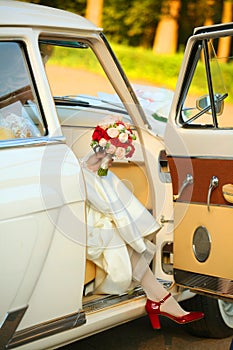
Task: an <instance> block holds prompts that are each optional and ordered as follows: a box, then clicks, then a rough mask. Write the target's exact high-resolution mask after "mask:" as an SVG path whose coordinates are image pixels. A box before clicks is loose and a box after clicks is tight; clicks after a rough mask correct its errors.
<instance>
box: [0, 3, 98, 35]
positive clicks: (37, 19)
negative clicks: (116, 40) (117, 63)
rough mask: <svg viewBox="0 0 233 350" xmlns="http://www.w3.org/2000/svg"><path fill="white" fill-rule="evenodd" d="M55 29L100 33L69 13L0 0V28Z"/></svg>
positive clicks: (79, 17)
mask: <svg viewBox="0 0 233 350" xmlns="http://www.w3.org/2000/svg"><path fill="white" fill-rule="evenodd" d="M1 26H14V27H15V26H21V27H22V26H23V27H25V26H26V27H50V28H51V27H56V28H69V29H78V30H85V31H92V32H93V31H98V32H99V31H102V29H100V28H97V27H96V26H95V25H94V24H93V23H91V22H90V21H88V20H87V19H85V18H84V17H81V16H79V15H76V14H74V13H71V12H67V11H63V10H59V9H55V8H52V7H47V6H42V5H36V4H30V3H26V2H20V1H12V0H8V1H4V0H3V1H2V0H0V27H1Z"/></svg>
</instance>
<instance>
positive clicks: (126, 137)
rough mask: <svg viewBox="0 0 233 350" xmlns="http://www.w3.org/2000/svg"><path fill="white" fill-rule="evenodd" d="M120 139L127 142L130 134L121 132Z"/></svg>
mask: <svg viewBox="0 0 233 350" xmlns="http://www.w3.org/2000/svg"><path fill="white" fill-rule="evenodd" d="M119 140H120V141H121V142H122V143H125V142H127V141H128V134H127V133H123V132H121V133H120V135H119Z"/></svg>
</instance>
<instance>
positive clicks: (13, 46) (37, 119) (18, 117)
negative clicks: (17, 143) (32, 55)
mask: <svg viewBox="0 0 233 350" xmlns="http://www.w3.org/2000/svg"><path fill="white" fill-rule="evenodd" d="M44 134H45V128H44V125H43V120H42V117H41V114H40V110H39V107H38V103H37V98H36V94H35V90H34V87H33V83H32V79H31V75H30V70H29V67H28V64H27V60H26V56H25V50H24V46H23V44H21V43H18V42H0V141H2V140H7V139H17V138H20V139H21V138H35V137H40V136H42V135H44Z"/></svg>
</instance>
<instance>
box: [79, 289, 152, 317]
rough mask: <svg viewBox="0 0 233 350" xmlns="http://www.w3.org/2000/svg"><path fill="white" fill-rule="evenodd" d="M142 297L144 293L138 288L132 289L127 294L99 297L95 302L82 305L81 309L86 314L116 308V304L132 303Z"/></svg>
mask: <svg viewBox="0 0 233 350" xmlns="http://www.w3.org/2000/svg"><path fill="white" fill-rule="evenodd" d="M142 297H145V292H144V291H143V289H142V288H141V287H140V286H139V287H136V288H134V290H132V291H131V293H129V294H127V293H125V294H122V295H106V296H101V297H100V298H97V299H95V300H92V301H88V302H86V303H84V305H83V309H84V311H85V312H86V313H87V314H88V313H92V312H97V311H99V310H102V309H105V308H107V307H111V306H113V305H114V306H116V305H117V304H120V303H122V302H127V301H132V300H134V299H138V298H142Z"/></svg>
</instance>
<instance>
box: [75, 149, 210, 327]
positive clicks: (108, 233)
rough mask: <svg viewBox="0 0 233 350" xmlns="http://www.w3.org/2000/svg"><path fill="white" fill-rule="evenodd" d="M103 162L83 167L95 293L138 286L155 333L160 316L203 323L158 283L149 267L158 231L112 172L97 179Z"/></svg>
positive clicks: (98, 158) (96, 158)
mask: <svg viewBox="0 0 233 350" xmlns="http://www.w3.org/2000/svg"><path fill="white" fill-rule="evenodd" d="M104 156H105V154H104V153H95V154H93V155H91V156H90V157H89V158H88V159H87V160H86V161H83V162H82V164H83V172H84V176H85V182H86V188H87V200H88V204H87V223H88V243H87V245H88V249H87V257H88V259H89V260H91V261H93V262H94V263H95V264H96V266H97V274H96V281H95V291H96V292H98V293H107V294H121V293H124V292H126V291H127V290H129V289H130V288H132V285H133V283H135V282H136V283H140V285H141V286H142V288H143V290H144V292H145V294H146V296H147V302H146V305H145V308H146V311H147V313H148V316H149V318H150V321H151V324H152V327H153V328H155V329H159V328H160V322H159V317H158V316H159V315H162V316H166V317H168V318H170V319H172V320H173V321H175V322H177V323H180V324H185V323H188V322H192V321H196V320H200V319H201V318H203V317H204V315H203V314H202V313H201V312H186V311H184V310H183V309H182V308H181V306H180V305H179V304H178V303H177V302H176V300H175V299H174V298H173V296H172V295H171V293H167V291H166V289H164V288H163V286H162V285H161V284H160V283H159V282H158V281H157V280H156V278H155V276H154V274H153V272H152V271H151V269H150V267H149V266H150V262H151V261H152V259H153V256H154V254H155V250H156V246H155V244H154V243H152V241H151V239H152V237H153V234H154V233H155V232H156V231H158V230H159V229H160V226H159V225H158V223H157V222H156V220H155V219H154V217H153V216H152V215H151V214H150V213H149V211H148V210H147V209H146V208H145V207H144V206H143V205H142V204H141V203H140V202H139V201H138V200H137V199H136V198H135V197H134V196H133V194H132V193H131V192H130V191H129V190H128V189H127V187H126V186H124V184H123V183H122V182H121V181H120V180H119V179H118V177H116V176H115V175H114V174H113V173H112V172H110V171H109V172H108V175H107V176H98V175H97V170H98V169H99V167H100V164H101V162H102V160H103V157H104ZM109 163H110V164H109V165H111V160H110V161H109Z"/></svg>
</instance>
